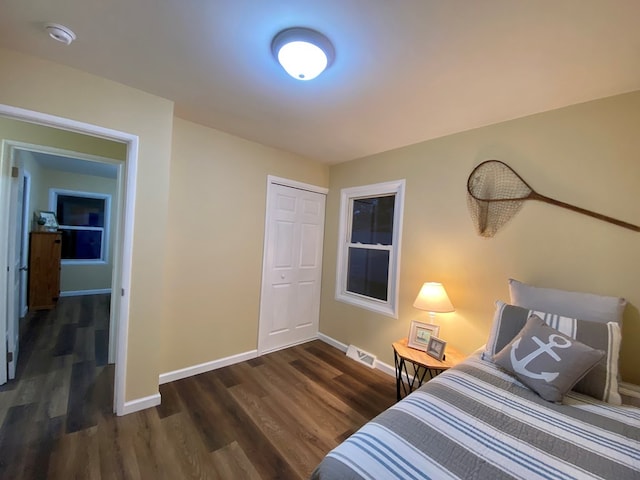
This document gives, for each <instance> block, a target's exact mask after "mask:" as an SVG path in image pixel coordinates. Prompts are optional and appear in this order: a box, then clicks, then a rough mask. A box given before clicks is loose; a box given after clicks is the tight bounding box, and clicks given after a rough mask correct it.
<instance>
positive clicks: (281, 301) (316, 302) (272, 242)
mask: <svg viewBox="0 0 640 480" xmlns="http://www.w3.org/2000/svg"><path fill="white" fill-rule="evenodd" d="M325 200H326V196H325V195H323V194H321V193H316V192H311V191H307V190H302V189H299V188H292V187H288V186H284V185H278V184H275V183H271V184H270V185H269V192H268V199H267V219H266V230H267V231H266V239H265V255H264V266H263V284H262V298H261V303H260V333H259V339H258V347H259V350H260V352H261V353H266V352H269V351H274V350H278V349H281V348H284V347H287V346H290V345H295V344H297V343H301V342H304V341H307V340H310V339H313V338H316V337H317V335H318V322H319V316H320V282H321V278H322V242H323V235H324V213H325Z"/></svg>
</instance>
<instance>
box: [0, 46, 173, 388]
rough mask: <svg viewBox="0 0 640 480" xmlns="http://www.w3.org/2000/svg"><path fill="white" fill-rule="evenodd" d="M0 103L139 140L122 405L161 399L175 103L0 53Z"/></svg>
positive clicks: (14, 53)
mask: <svg viewBox="0 0 640 480" xmlns="http://www.w3.org/2000/svg"><path fill="white" fill-rule="evenodd" d="M0 69H1V70H2V72H3V73H2V75H1V76H0V103H3V104H8V105H13V106H17V107H21V108H26V109H29V110H35V111H39V112H44V113H48V114H52V115H57V116H61V117H65V118H70V119H73V120H78V121H81V122H86V123H90V124H94V125H99V126H101V127H106V128H110V129H114V130H118V131H122V132H127V133H130V134H134V135H137V136H138V138H139V149H138V181H137V186H136V187H137V198H136V208H135V229H134V232H133V233H134V240H133V251H132V255H133V263H132V278H131V291H130V298H131V305H130V312H129V337H128V345H127V371H126V391H125V398H126V400H132V399H137V398H141V397H145V396H148V395H154V394H156V393H157V392H158V374H159V373H160V371H159V365H160V353H159V352H160V348H159V344H160V331H159V326H160V319H161V318H162V310H163V309H162V302H161V299H162V297H163V273H164V260H163V259H164V258H165V237H166V227H167V206H168V199H169V164H170V160H171V131H172V123H173V102H171V101H169V100H165V99H162V98H159V97H156V96H154V95H150V94H148V93H145V92H142V91H139V90H135V89H132V88H129V87H126V86H124V85H121V84H118V83H115V82H112V81H109V80H107V79H104V78H100V77H96V76H93V75H90V74H87V73H84V72H81V71H78V70H75V69H72V68H68V67H65V66H62V65H59V64H55V63H52V62H48V61H44V60H40V59H36V58H34V57H30V56H26V55H22V54H20V53H17V52H13V51H10V50H5V49H0Z"/></svg>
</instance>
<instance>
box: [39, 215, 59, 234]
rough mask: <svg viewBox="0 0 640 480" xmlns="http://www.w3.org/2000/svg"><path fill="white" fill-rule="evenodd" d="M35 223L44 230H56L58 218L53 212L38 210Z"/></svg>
mask: <svg viewBox="0 0 640 480" xmlns="http://www.w3.org/2000/svg"><path fill="white" fill-rule="evenodd" d="M36 224H37V225H38V226H39V227H40V228H41V229H42V230H44V231H49V232H55V231H56V230H58V219H57V218H56V214H55V212H49V211H46V210H40V211H38V213H37V214H36Z"/></svg>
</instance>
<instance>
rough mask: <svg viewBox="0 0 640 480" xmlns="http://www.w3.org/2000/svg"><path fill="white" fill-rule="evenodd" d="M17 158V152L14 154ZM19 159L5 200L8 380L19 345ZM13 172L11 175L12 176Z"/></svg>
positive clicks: (21, 180) (21, 186) (21, 175)
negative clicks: (7, 279) (6, 202)
mask: <svg viewBox="0 0 640 480" xmlns="http://www.w3.org/2000/svg"><path fill="white" fill-rule="evenodd" d="M16 158H17V155H16ZM20 163H21V162H19V161H17V160H16V161H14V162H13V166H14V168H13V169H12V172H15V173H12V179H11V194H10V195H11V198H10V200H9V208H10V213H9V224H10V225H11V226H12V228H11V230H10V232H11V233H10V238H9V259H10V260H9V282H8V287H9V288H8V292H7V307H8V308H7V353H8V354H9V357H8V358H9V359H8V362H7V364H8V365H7V367H8V374H9V379H13V378H15V377H16V365H17V363H18V350H19V346H20V341H19V340H20V328H19V325H20V271H21V270H20V267H21V251H22V204H23V193H24V171H23V169H22V166H21V165H20ZM14 175H15V176H14Z"/></svg>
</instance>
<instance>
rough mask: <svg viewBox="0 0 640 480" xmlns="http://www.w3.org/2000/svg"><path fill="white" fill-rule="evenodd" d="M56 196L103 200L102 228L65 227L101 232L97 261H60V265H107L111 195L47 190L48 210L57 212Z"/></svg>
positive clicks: (59, 189) (55, 189) (61, 189)
mask: <svg viewBox="0 0 640 480" xmlns="http://www.w3.org/2000/svg"><path fill="white" fill-rule="evenodd" d="M58 195H69V196H73V197H85V198H98V199H101V200H104V228H103V229H102V228H100V227H74V226H65V229H67V230H103V234H102V255H101V256H100V259H99V260H73V259H68V258H67V259H64V258H63V259H62V260H61V263H62V265H104V264H106V263H109V233H110V232H109V230H110V225H111V195H110V194H108V193H96V192H82V191H79V190H66V189H63V188H50V189H49V210H51V211H52V212H55V211H57V204H58Z"/></svg>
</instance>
